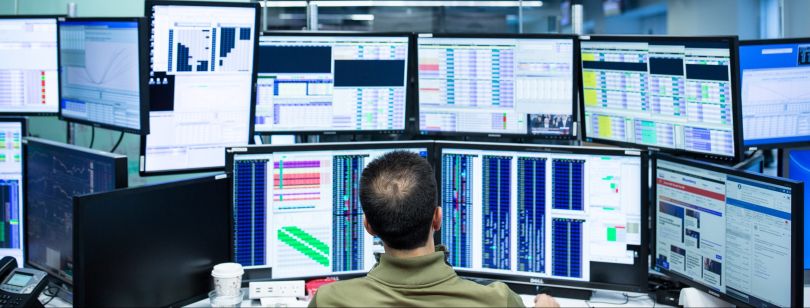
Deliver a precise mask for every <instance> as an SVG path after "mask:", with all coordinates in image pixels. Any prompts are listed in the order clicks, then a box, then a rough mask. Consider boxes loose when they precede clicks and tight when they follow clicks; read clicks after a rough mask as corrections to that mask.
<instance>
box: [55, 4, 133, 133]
mask: <svg viewBox="0 0 810 308" xmlns="http://www.w3.org/2000/svg"><path fill="white" fill-rule="evenodd" d="M148 43H149V39H148V38H147V28H146V19H144V18H109V17H108V18H76V19H74V18H71V19H64V18H60V20H59V71H60V74H61V76H62V79H61V80H60V90H61V91H60V92H59V93H60V99H59V116H60V118H61V119H63V120H66V121H69V122H77V123H83V124H90V125H95V126H99V127H104V128H111V129H115V130H120V131H124V132H130V133H135V134H148V133H149V94H148V93H149V92H148V91H149V89H148V87H147V82H148V79H149V76H148V72H149V62H148V60H149V58H148V57H149V51H148V49H147V48H148V46H149V44H148Z"/></svg>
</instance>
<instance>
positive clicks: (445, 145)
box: [434, 141, 650, 293]
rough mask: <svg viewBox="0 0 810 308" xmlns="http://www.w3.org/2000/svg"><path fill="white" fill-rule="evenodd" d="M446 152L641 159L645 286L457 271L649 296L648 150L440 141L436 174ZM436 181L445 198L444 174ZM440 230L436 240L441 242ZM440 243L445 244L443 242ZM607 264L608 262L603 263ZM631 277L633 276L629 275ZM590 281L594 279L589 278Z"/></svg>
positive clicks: (640, 258)
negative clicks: (647, 293)
mask: <svg viewBox="0 0 810 308" xmlns="http://www.w3.org/2000/svg"><path fill="white" fill-rule="evenodd" d="M444 149H462V150H465V149H466V150H487V151H493V150H494V151H517V152H533V153H549V154H574V155H610V156H623V157H638V158H639V163H640V168H639V169H640V171H641V172H640V174H639V176H640V177H641V178H640V185H641V187H640V191H639V193H640V196H639V202H640V204H639V206H640V207H641V208H640V211H641V218H642V219H641V227H642V230H641V243H640V245H639V247H638V255H637V256H636V258H635V259H636V261H637V262H638V263H634V264H633V265H632V267H633V268H635V271H636V273H635V274H636V277H635V280H636V281H638V282H640V283H641V285H625V284H614V283H605V282H591V281H579V280H570V279H560V278H555V277H552V276H550V275H549V276H548V277H545V276H543V277H541V276H536V277H532V276H529V275H525V276H523V275H510V274H500V273H489V272H480V271H475V270H472V269H464V268H457V267H454V268H453V269H455V270H456V271H457V272H458V273H459V274H460V275H462V276H468V277H480V278H488V279H499V280H503V281H507V282H510V283H516V284H527V285H538V286H539V285H542V286H552V287H561V288H574V289H607V290H615V291H625V292H641V293H643V292H646V291H647V290H648V286H647V281H648V280H647V276H648V272H649V271H648V269H649V264H648V263H649V260H648V256H649V255H650V251H649V246H650V245H649V243H650V234H649V232H645V228H644V226H645V224H646V221H645V220H644V217H649V214H648V211H649V204H648V202H649V201H648V200H649V198H648V196H649V193H648V175H649V173H648V172H646V171H645V170H648V169H649V159H648V158H649V152H648V151H646V150H639V149H626V148H602V147H579V146H555V145H529V144H514V143H485V142H455V141H437V142H436V146H435V150H434V161H435V163H434V165H435V167H434V168H436V170H441V168H442V164H441V157H442V153H443V151H444ZM436 181H437V183H439V195H441V194H442V192H441V191H442V185H441V172H436ZM441 232H442V231H441V230H440V231H439V232H438V233H437V235H436V237H437V238H438V239H441V234H440V233H441ZM438 242H441V241H440V240H439V241H438ZM600 263H606V262H600ZM628 275H629V274H628ZM588 280H590V277H588Z"/></svg>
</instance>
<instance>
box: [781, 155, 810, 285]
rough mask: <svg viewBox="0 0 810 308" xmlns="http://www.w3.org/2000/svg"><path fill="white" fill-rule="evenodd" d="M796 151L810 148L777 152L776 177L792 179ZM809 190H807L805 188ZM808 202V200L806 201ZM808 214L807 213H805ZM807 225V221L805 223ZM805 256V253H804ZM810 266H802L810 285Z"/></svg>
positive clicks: (805, 282)
mask: <svg viewBox="0 0 810 308" xmlns="http://www.w3.org/2000/svg"><path fill="white" fill-rule="evenodd" d="M794 150H802V151H810V146H805V147H796V148H780V149H778V150H777V151H776V153H777V154H776V159H775V160H776V176H778V177H781V178H787V179H790V162H789V160H790V152H791V151H794ZM805 189H807V188H805ZM805 202H807V200H805ZM805 212H806V211H805ZM805 214H806V213H805ZM805 223H807V221H805ZM802 254H804V252H802ZM802 260H804V259H802ZM808 267H810V264H808V265H805V266H802V268H803V269H804V284H805V285H810V268H808Z"/></svg>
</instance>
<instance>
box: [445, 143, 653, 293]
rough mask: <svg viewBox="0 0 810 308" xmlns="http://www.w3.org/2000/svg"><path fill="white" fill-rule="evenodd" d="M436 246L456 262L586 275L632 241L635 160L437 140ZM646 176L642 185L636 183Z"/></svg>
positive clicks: (636, 222) (623, 258)
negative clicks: (438, 213)
mask: <svg viewBox="0 0 810 308" xmlns="http://www.w3.org/2000/svg"><path fill="white" fill-rule="evenodd" d="M439 172H440V173H441V179H440V182H439V185H440V187H441V194H440V198H441V199H440V202H441V206H442V214H443V221H442V232H441V241H442V244H444V245H445V246H447V248H448V250H449V251H450V256H449V259H448V261H449V262H450V264H451V265H453V266H454V267H455V268H457V269H463V270H471V271H476V272H486V273H496V274H507V275H518V276H531V277H548V278H558V279H567V280H577V281H591V280H592V277H598V276H600V275H604V272H603V270H604V269H602V268H600V267H599V266H598V265H595V264H596V262H601V263H610V264H620V265H629V266H632V265H633V264H634V263H635V262H636V259H635V256H634V254H635V253H636V252H634V251H633V249H631V247H636V248H637V247H639V246H640V245H641V227H642V224H641V222H642V219H641V205H642V200H641V187H642V186H641V185H642V183H641V178H640V177H639V173H640V172H641V159H640V157H638V156H615V155H578V154H552V153H538V152H530V151H525V152H524V151H503V150H480V149H454V148H452V147H448V148H443V149H442V151H441V167H440V170H439ZM645 184H646V183H645Z"/></svg>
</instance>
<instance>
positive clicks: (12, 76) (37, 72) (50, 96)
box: [0, 16, 59, 114]
mask: <svg viewBox="0 0 810 308" xmlns="http://www.w3.org/2000/svg"><path fill="white" fill-rule="evenodd" d="M56 42H57V40H56V17H30V18H24V17H8V16H0V46H2V48H0V113H18V114H42V113H50V114H55V113H57V112H58V111H59V104H58V101H59V74H58V72H57V69H58V67H57V62H58V61H57V56H58V55H57V50H56V48H57V46H56V45H57V44H56Z"/></svg>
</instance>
